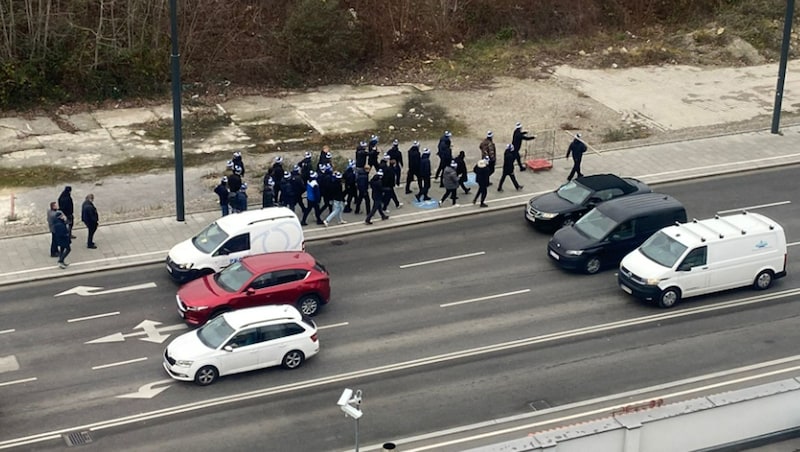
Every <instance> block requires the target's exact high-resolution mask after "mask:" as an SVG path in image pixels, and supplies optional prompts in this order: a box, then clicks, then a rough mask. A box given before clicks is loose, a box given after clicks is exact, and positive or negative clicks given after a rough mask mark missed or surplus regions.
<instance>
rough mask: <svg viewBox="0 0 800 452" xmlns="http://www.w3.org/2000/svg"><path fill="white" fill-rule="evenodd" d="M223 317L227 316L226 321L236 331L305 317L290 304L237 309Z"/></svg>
mask: <svg viewBox="0 0 800 452" xmlns="http://www.w3.org/2000/svg"><path fill="white" fill-rule="evenodd" d="M223 315H224V316H225V321H226V322H228V324H229V325H230V326H231V327H233V328H235V329H239V328H242V327H244V326H247V325H251V324H254V323H261V322H268V321H270V320H280V319H286V320H300V319H301V318H302V317H303V316H302V315H301V314H300V311H298V310H297V309H296V308H295V307H294V306H291V305H288V304H279V305H267V306H256V307H253V308H244V309H236V310H234V311H228V312H226V313H225V314H223Z"/></svg>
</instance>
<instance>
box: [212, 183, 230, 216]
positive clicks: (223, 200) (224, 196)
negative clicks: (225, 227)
mask: <svg viewBox="0 0 800 452" xmlns="http://www.w3.org/2000/svg"><path fill="white" fill-rule="evenodd" d="M227 183H228V178H227V177H223V178H222V179H220V181H219V185H217V186H216V187H215V188H214V193H216V194H217V196H219V207H220V209H221V210H222V216H223V217H224V216H225V215H228V198H229V196H230V193H229V192H228V187H227V186H226V184H227Z"/></svg>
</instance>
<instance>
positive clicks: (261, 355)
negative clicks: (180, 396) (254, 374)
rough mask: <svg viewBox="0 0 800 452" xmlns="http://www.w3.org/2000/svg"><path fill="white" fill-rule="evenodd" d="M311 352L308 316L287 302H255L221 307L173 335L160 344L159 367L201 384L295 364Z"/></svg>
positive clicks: (314, 341) (312, 328)
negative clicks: (244, 306)
mask: <svg viewBox="0 0 800 452" xmlns="http://www.w3.org/2000/svg"><path fill="white" fill-rule="evenodd" d="M317 352H319V340H318V338H317V325H316V324H315V323H314V321H313V320H311V318H310V317H307V316H304V315H302V314H301V313H300V312H299V311H298V310H297V309H296V308H294V307H293V306H290V305H277V306H276V305H273V306H259V307H255V308H247V309H239V310H236V311H230V312H226V313H224V314H222V315H220V316H217V317H215V318H214V319H212V320H210V321H209V322H208V323H206V324H205V325H204V326H202V327H200V328H198V329H196V330H194V331H190V332H188V333H185V334H182V335H180V336H178V337H176V338H175V340H173V341H172V342H171V343H170V344H169V345H168V346H167V348H166V350H164V369H166V371H167V373H169V375H170V376H171V377H172V378H174V379H176V380H183V381H194V382H195V383H197V384H199V385H201V386H205V385H210V384H211V383H213V382H214V381H216V380H217V378H218V377H220V376H222V375H230V374H235V373H239V372H247V371H249V370H254V369H262V368H265V367H271V366H277V365H282V366H283V367H285V368H287V369H296V368H298V367H300V365H301V364H303V362H304V361H305V360H306V359H307V358H310V357H312V356H314V355H316V354H317Z"/></svg>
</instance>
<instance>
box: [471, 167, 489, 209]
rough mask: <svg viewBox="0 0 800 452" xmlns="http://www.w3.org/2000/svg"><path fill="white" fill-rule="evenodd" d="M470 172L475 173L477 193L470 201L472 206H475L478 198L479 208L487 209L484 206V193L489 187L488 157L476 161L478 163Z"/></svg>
mask: <svg viewBox="0 0 800 452" xmlns="http://www.w3.org/2000/svg"><path fill="white" fill-rule="evenodd" d="M472 171H474V172H475V182H477V183H478V191H477V192H476V193H475V197H474V198H473V199H472V204H475V203H476V202H477V201H478V197H480V198H481V207H489V206H488V205H486V191H487V188H488V187H489V175H490V174H491V170H490V169H489V157H486V158H482V159H480V160H478V163H477V164H476V165H475V167H474V168H472Z"/></svg>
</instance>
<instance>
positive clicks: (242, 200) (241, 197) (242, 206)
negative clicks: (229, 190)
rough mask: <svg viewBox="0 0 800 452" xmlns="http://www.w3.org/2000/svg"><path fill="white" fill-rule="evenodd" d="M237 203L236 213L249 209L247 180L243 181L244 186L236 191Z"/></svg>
mask: <svg viewBox="0 0 800 452" xmlns="http://www.w3.org/2000/svg"><path fill="white" fill-rule="evenodd" d="M235 203H236V208H235V209H234V210H233V212H234V213H241V212H244V211H245V210H247V182H242V187H241V188H240V189H239V191H237V192H236V198H235Z"/></svg>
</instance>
